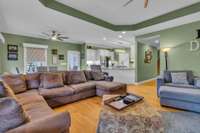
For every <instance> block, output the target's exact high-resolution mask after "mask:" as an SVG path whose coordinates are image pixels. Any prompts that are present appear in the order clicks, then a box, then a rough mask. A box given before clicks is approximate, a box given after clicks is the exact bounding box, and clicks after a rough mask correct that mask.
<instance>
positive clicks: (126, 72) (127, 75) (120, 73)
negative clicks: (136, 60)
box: [102, 68, 135, 84]
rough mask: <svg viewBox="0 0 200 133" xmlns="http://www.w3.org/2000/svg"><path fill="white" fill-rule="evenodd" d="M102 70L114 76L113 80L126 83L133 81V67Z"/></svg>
mask: <svg viewBox="0 0 200 133" xmlns="http://www.w3.org/2000/svg"><path fill="white" fill-rule="evenodd" d="M102 70H103V72H107V73H109V75H110V76H113V77H114V81H115V82H122V83H126V84H134V83H135V69H134V68H102Z"/></svg>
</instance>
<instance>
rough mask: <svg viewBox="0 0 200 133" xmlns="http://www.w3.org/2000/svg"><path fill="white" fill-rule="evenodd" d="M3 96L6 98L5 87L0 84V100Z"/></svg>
mask: <svg viewBox="0 0 200 133" xmlns="http://www.w3.org/2000/svg"><path fill="white" fill-rule="evenodd" d="M5 96H6V91H5V87H4V85H3V83H2V82H0V98H2V97H5Z"/></svg>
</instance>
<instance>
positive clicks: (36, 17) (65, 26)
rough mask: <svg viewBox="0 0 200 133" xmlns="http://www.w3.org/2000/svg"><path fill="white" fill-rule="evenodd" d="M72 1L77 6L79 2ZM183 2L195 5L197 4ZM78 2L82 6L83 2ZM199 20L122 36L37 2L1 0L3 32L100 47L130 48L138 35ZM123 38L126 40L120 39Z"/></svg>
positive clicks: (194, 18) (188, 18) (0, 26)
mask: <svg viewBox="0 0 200 133" xmlns="http://www.w3.org/2000/svg"><path fill="white" fill-rule="evenodd" d="M69 1H71V0H69ZM73 1H74V3H78V2H77V1H76V0H73ZM91 1H93V0H91ZM94 1H97V0H94ZM99 1H100V0H99ZM102 1H104V0H102ZM107 1H108V4H109V3H110V1H113V0H107ZM115 1H116V0H115ZM120 1H122V0H120ZM135 1H138V0H135ZM152 1H155V0H152ZM158 1H159V0H158ZM163 1H164V0H163ZM170 1H171V0H170ZM177 1H178V0H177ZM180 1H193V2H194V0H180ZM79 2H81V0H80V1H79ZM104 2H105V1H104ZM81 3H82V2H81ZM85 3H86V2H85ZM136 3H137V2H136ZM164 3H165V2H164ZM181 3H182V2H181ZM186 3H187V2H186ZM188 3H189V2H188ZM88 5H89V4H88ZM83 7H84V5H83ZM142 8H143V7H142ZM139 14H140V13H139ZM141 14H143V13H141ZM128 20H129V19H127V22H128ZM198 20H200V12H199V13H196V14H192V15H189V16H186V17H182V18H179V19H175V20H172V21H168V22H165V23H161V24H158V25H154V26H151V27H147V28H144V29H141V30H137V31H130V32H127V33H126V34H122V33H121V32H114V31H111V30H109V29H106V28H103V27H100V26H97V25H94V24H91V23H88V22H86V21H83V20H80V19H78V18H74V17H71V16H68V15H66V14H63V13H60V12H57V11H54V10H51V9H49V8H46V7H44V6H43V5H42V4H41V3H40V2H39V1H38V0H0V32H6V33H13V34H19V35H26V36H32V37H41V38H43V36H41V33H42V32H48V31H50V30H57V31H59V32H62V33H64V34H65V35H66V36H69V37H70V38H71V39H72V40H69V41H70V42H86V43H88V44H91V45H97V46H99V47H101V46H102V47H109V48H119V47H129V46H130V44H131V42H132V39H133V38H134V36H135V35H141V34H145V33H150V32H154V31H158V30H162V29H165V28H170V27H175V26H178V25H182V24H185V23H190V22H194V21H198ZM120 34H121V35H122V36H123V38H119V37H118V35H120ZM104 37H106V40H104V39H103V38H104ZM74 40H75V41H74Z"/></svg>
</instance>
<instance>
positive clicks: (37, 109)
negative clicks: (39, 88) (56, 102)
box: [23, 101, 54, 121]
mask: <svg viewBox="0 0 200 133" xmlns="http://www.w3.org/2000/svg"><path fill="white" fill-rule="evenodd" d="M23 108H24V110H25V111H26V113H27V115H28V116H29V119H30V120H31V121H34V120H38V119H41V118H44V117H45V116H50V115H52V114H54V111H53V110H52V109H51V108H50V107H49V106H48V104H47V103H46V102H42V101H40V102H32V103H30V104H26V105H24V106H23Z"/></svg>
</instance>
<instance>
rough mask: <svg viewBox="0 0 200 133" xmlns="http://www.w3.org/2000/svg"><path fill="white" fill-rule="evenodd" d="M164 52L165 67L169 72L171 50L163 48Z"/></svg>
mask: <svg viewBox="0 0 200 133" xmlns="http://www.w3.org/2000/svg"><path fill="white" fill-rule="evenodd" d="M162 51H163V52H164V54H165V65H166V70H168V60H167V58H168V52H169V51H170V48H163V49H162Z"/></svg>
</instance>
